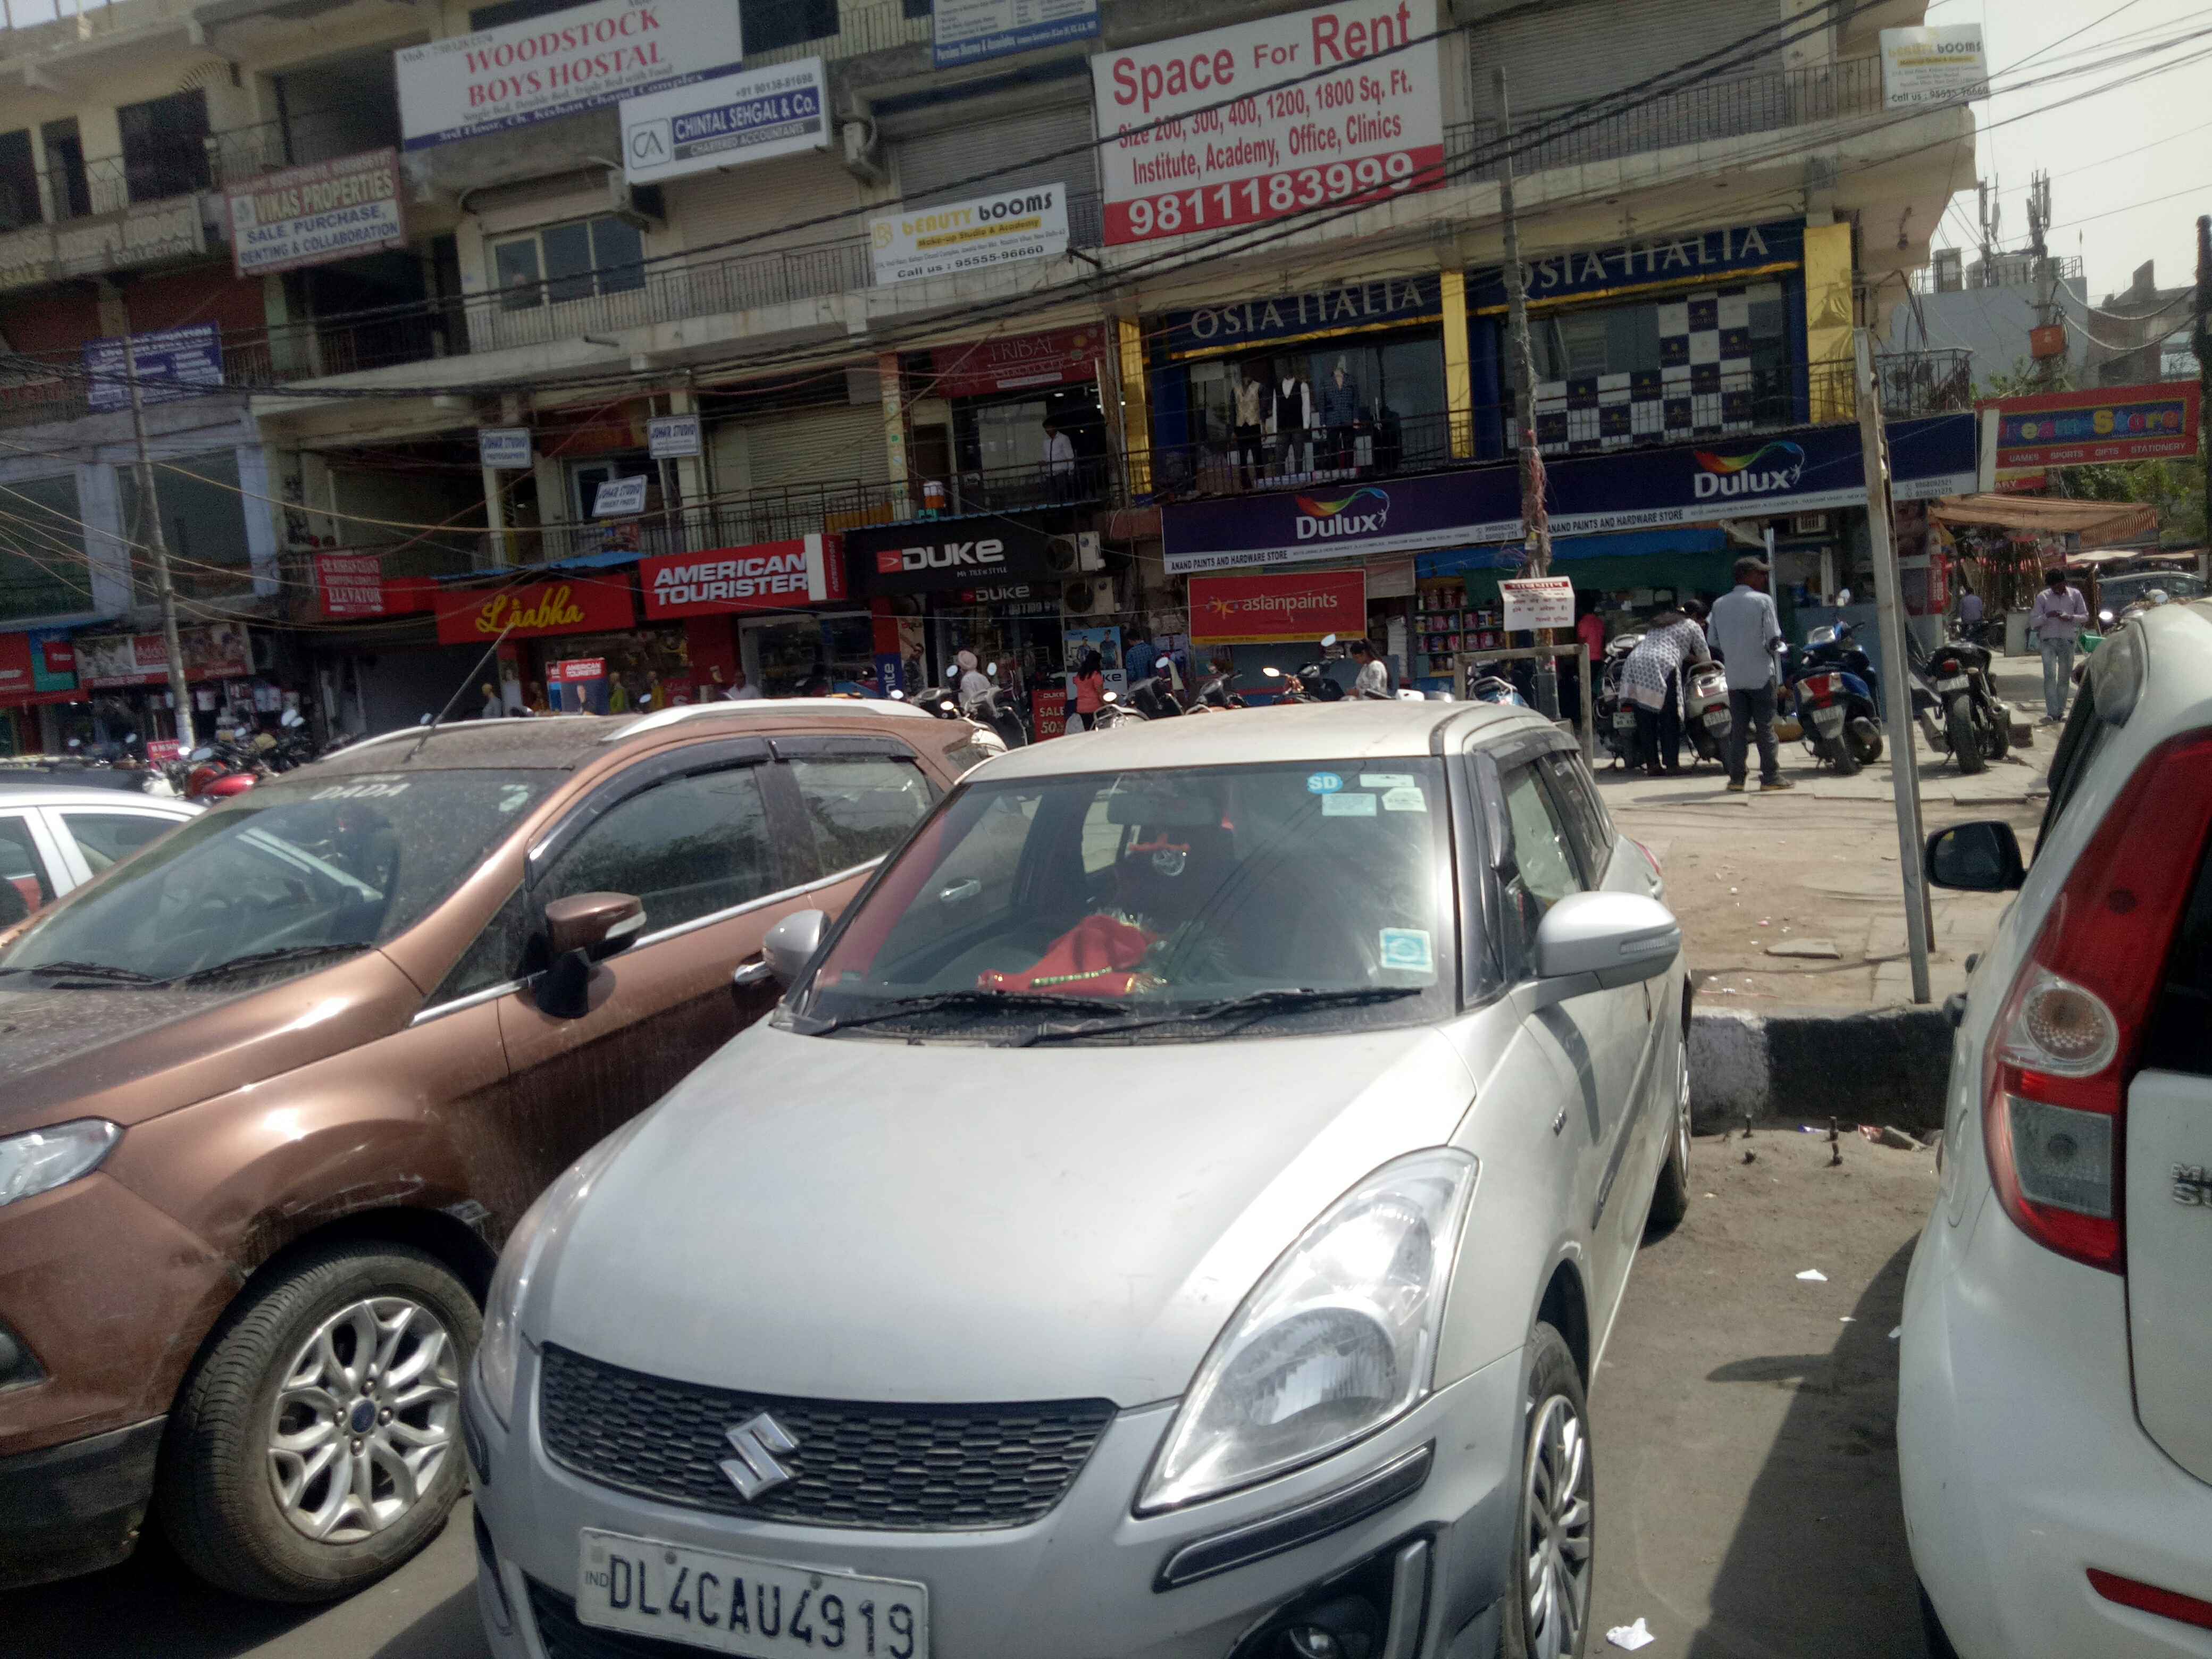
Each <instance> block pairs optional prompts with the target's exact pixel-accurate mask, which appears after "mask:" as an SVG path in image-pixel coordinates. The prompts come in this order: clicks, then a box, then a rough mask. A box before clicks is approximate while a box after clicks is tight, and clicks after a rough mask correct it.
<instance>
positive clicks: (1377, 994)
mask: <svg viewBox="0 0 2212 1659" xmlns="http://www.w3.org/2000/svg"><path fill="white" fill-rule="evenodd" d="M1423 988H1425V987H1421V986H1418V985H1359V986H1345V987H1340V988H1338V989H1335V990H1328V991H1324V990H1317V989H1315V988H1313V987H1310V986H1282V987H1277V988H1275V989H1273V990H1267V991H1252V992H1249V993H1247V994H1245V995H1243V996H1239V997H1225V998H1223V999H1221V1000H1219V1001H1217V1002H1194V1003H1190V1004H1188V1005H1186V1006H1183V1007H1181V1008H1176V1009H1171V1010H1163V1011H1162V1012H1158V1013H1152V1014H1138V1015H1133V1016H1131V1017H1129V1018H1124V1019H1091V1020H1084V1021H1081V1022H1079V1024H1073V1025H1040V1026H1039V1027H1037V1029H1036V1030H1034V1031H1031V1032H1030V1033H1029V1034H1028V1035H1027V1036H1024V1037H1021V1038H1018V1039H1017V1040H1016V1041H1015V1042H1014V1043H1013V1044H1012V1047H1014V1048H1030V1047H1032V1046H1033V1045H1035V1044H1036V1043H1040V1042H1075V1041H1078V1040H1079V1039H1081V1038H1084V1037H1089V1036H1111V1035H1115V1034H1117V1033H1120V1032H1122V1031H1141V1030H1145V1029H1146V1027H1148V1026H1153V1025H1184V1024H1199V1023H1200V1022H1203V1021H1211V1020H1226V1021H1228V1022H1229V1023H1228V1024H1225V1025H1223V1026H1222V1027H1221V1028H1220V1029H1219V1030H1213V1031H1208V1032H1207V1033H1206V1041H1208V1042H1211V1041H1213V1040H1214V1039H1216V1038H1218V1037H1225V1036H1233V1035H1234V1034H1236V1033H1237V1032H1238V1031H1241V1030H1243V1029H1244V1028H1245V1027H1246V1026H1247V1025H1249V1024H1252V1023H1253V1022H1254V1021H1255V1020H1260V1019H1265V1018H1267V1016H1268V1015H1269V1014H1273V1013H1279V1012H1283V1011H1284V1010H1285V1009H1291V1008H1297V1009H1305V1008H1332V1007H1333V1008H1349V1007H1358V1006H1361V1005H1362V1004H1364V1003H1370V1002H1395V1001H1397V1000H1400V999H1401V998H1402V997H1417V996H1419V995H1420V994H1421V992H1422V990H1423Z"/></svg>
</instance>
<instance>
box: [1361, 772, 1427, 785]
mask: <svg viewBox="0 0 2212 1659" xmlns="http://www.w3.org/2000/svg"><path fill="white" fill-rule="evenodd" d="M1420 785H1421V781H1420V780H1419V778H1417V777H1415V776H1414V775H1413V774H1412V773H1411V772H1362V773H1361V774H1360V775H1359V787H1361V788H1362V789H1418V788H1419V787H1420Z"/></svg>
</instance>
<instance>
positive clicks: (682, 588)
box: [638, 535, 845, 621]
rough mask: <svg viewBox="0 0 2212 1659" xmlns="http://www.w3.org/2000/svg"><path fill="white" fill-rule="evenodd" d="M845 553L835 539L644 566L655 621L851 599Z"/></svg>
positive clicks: (684, 556)
mask: <svg viewBox="0 0 2212 1659" xmlns="http://www.w3.org/2000/svg"><path fill="white" fill-rule="evenodd" d="M844 558H845V556H844V551H843V550H842V548H841V547H840V546H839V544H838V538H836V536H834V535H831V536H804V537H801V538H799V539H798V540H796V541H788V542H760V543H757V544H755V545H753V546H750V547H724V548H718V549H716V550H714V552H711V553H671V554H669V555H668V556H665V557H663V558H657V559H645V560H642V561H641V562H639V565H638V576H639V580H641V581H642V582H643V583H644V585H645V586H644V592H645V614H646V616H647V618H648V619H649V620H653V621H658V620H659V619H661V618H663V617H707V616H717V615H729V614H732V613H733V612H742V611H787V610H790V609H792V608H793V607H794V606H799V605H811V604H814V603H816V602H817V601H818V600H823V599H843V598H844V597H845V562H844Z"/></svg>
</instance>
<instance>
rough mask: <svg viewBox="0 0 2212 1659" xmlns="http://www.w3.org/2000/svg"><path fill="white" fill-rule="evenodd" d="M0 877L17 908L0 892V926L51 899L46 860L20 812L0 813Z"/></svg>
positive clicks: (28, 912) (25, 914)
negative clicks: (12, 896) (7, 886)
mask: <svg viewBox="0 0 2212 1659" xmlns="http://www.w3.org/2000/svg"><path fill="white" fill-rule="evenodd" d="M0 881H4V882H6V883H7V884H8V885H9V887H11V888H13V889H14V890H15V896H16V898H17V900H18V901H20V904H21V908H18V906H17V905H16V904H15V903H10V902H9V901H8V899H7V897H6V896H5V895H0V927H6V926H7V925H8V924H9V923H10V922H16V921H21V920H22V919H23V918H24V917H25V916H27V915H30V914H31V912H32V911H33V910H35V909H37V908H39V907H40V905H42V904H47V903H51V902H52V900H53V896H54V884H53V882H52V880H51V879H50V878H48V877H47V875H46V860H44V859H42V858H40V856H39V848H38V843H37V842H34V841H33V840H32V839H31V826H30V824H29V823H27V822H26V821H25V819H24V817H23V815H22V814H21V813H20V812H9V813H0Z"/></svg>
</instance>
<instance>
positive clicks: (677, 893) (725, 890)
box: [535, 766, 776, 933]
mask: <svg viewBox="0 0 2212 1659" xmlns="http://www.w3.org/2000/svg"><path fill="white" fill-rule="evenodd" d="M775 886H776V880H775V860H774V858H773V857H772V856H771V854H770V853H769V836H768V813H767V809H766V808H765V807H764V806H763V804H762V799H761V778H760V768H759V767H758V766H732V767H726V768H724V769H721V770H720V771H715V772H702V773H698V774H696V775H692V776H690V777H680V778H671V779H669V780H668V781H666V782H665V783H660V784H656V785H654V786H653V787H652V788H650V789H647V790H643V791H641V793H637V794H635V795H632V796H631V797H629V799H627V800H624V801H622V802H620V803H618V804H617V805H615V806H613V807H611V808H609V809H608V811H606V812H605V814H604V815H603V816H602V817H600V818H599V820H598V822H596V823H593V824H592V826H591V828H590V829H586V830H585V831H584V832H583V834H581V835H580V836H577V837H576V839H575V841H574V842H572V843H571V844H570V846H569V848H568V851H567V852H566V853H564V854H562V856H561V859H560V861H559V862H558V863H556V865H554V866H553V867H552V868H551V869H550V870H549V871H548V872H546V873H545V874H544V876H543V877H541V878H539V879H538V882H537V884H536V886H535V897H536V899H537V902H538V904H539V905H540V906H541V907H542V906H544V905H545V904H549V903H550V902H552V901H553V900H555V899H557V898H566V897H568V896H570V895H572V894H576V893H631V894H635V896H637V897H638V898H640V899H641V900H643V901H644V902H645V928H646V931H647V933H659V932H660V931H661V930H662V929H664V928H668V927H680V926H681V925H683V924H684V922H687V921H697V920H698V919H699V918H700V917H702V916H711V915H714V914H715V913H716V912H717V911H720V910H727V909H730V908H732V907H733V906H736V905H739V904H744V903H746V902H750V900H753V899H757V898H760V897H762V896H764V895H766V894H768V893H771V892H773V891H775Z"/></svg>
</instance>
